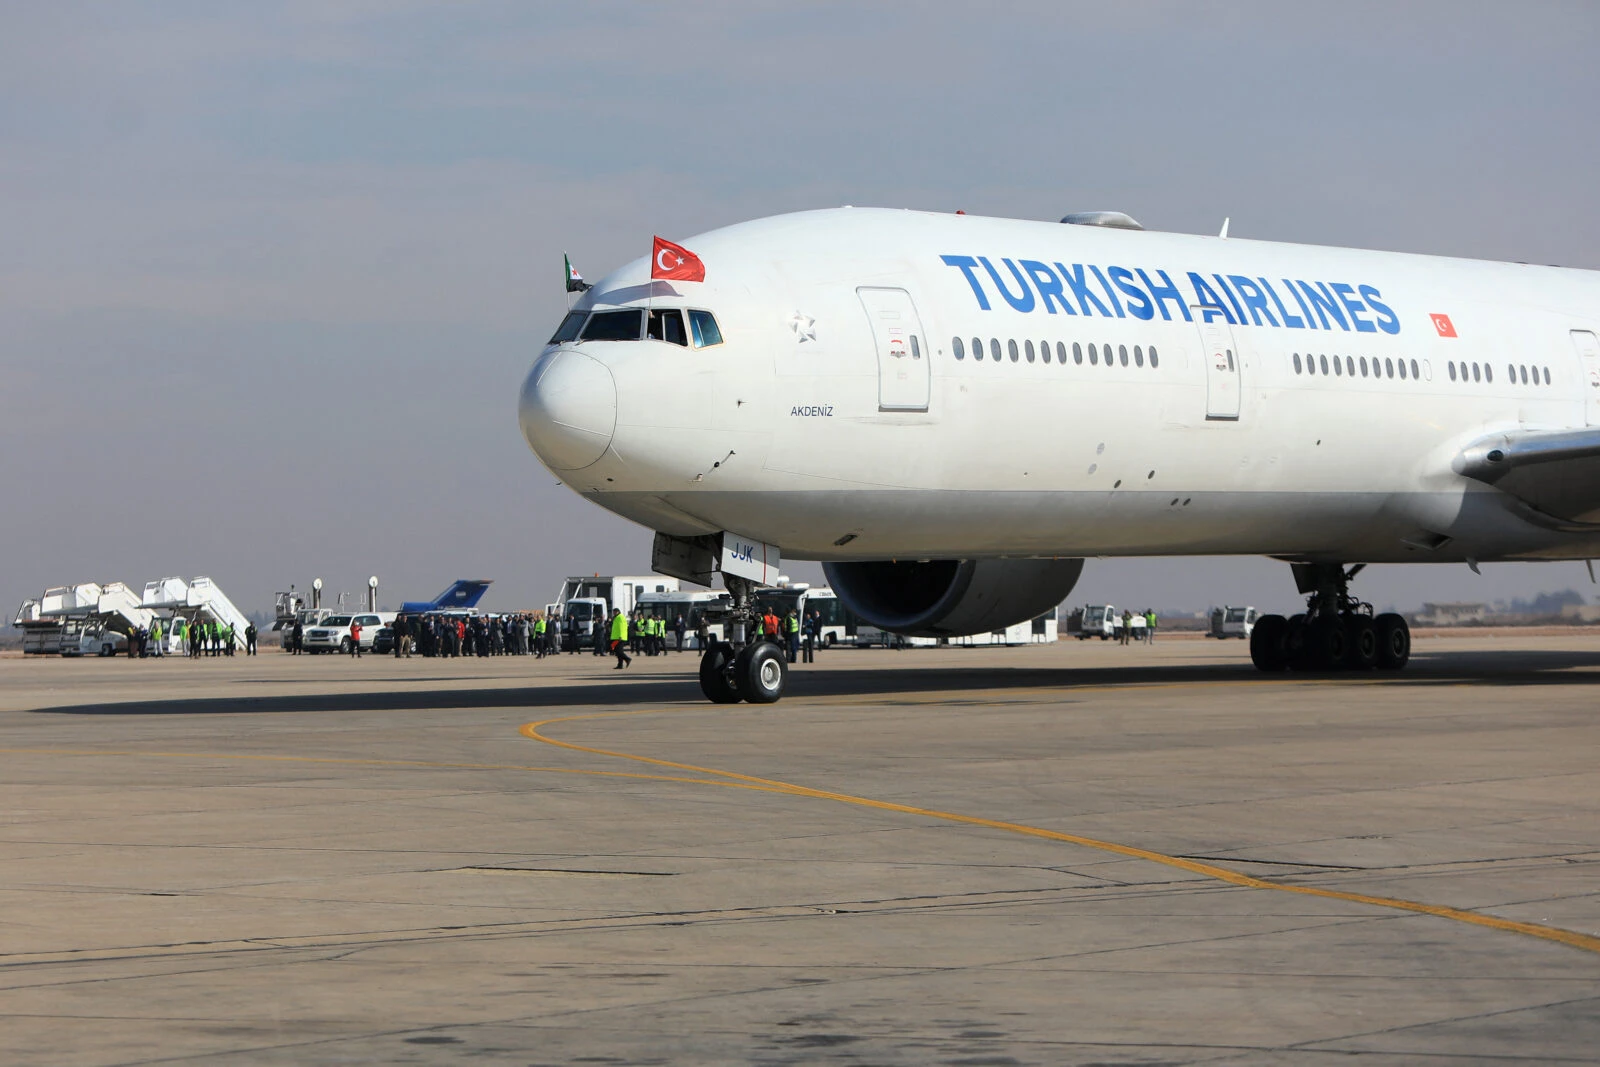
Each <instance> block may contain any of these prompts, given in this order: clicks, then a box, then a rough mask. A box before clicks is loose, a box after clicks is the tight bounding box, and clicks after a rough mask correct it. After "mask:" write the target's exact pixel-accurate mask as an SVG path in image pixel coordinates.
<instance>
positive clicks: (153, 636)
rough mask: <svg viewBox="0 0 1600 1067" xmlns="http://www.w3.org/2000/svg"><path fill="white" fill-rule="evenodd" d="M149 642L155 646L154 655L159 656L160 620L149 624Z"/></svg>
mask: <svg viewBox="0 0 1600 1067" xmlns="http://www.w3.org/2000/svg"><path fill="white" fill-rule="evenodd" d="M150 640H151V642H152V643H153V644H154V645H155V646H156V651H155V654H156V655H158V656H159V655H161V620H160V619H157V620H155V621H154V622H152V623H151V624H150Z"/></svg>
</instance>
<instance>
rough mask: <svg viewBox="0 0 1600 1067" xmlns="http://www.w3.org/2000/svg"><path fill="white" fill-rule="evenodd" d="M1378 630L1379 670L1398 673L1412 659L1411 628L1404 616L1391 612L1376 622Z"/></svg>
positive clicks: (1381, 616)
mask: <svg viewBox="0 0 1600 1067" xmlns="http://www.w3.org/2000/svg"><path fill="white" fill-rule="evenodd" d="M1375 621H1376V623H1377V629H1378V669H1379V670H1385V671H1397V670H1399V669H1400V668H1402V667H1404V666H1405V665H1406V662H1407V661H1408V660H1410V659H1411V627H1409V626H1407V625H1406V620H1405V618H1404V617H1403V616H1400V615H1396V614H1394V613H1393V612H1390V613H1388V614H1385V615H1379V616H1378V618H1377V619H1376V620H1375Z"/></svg>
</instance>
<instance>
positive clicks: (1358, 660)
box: [1345, 615, 1378, 671]
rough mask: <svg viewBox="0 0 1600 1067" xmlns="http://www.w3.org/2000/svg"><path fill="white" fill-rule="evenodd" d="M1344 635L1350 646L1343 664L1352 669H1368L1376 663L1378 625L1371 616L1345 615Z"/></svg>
mask: <svg viewBox="0 0 1600 1067" xmlns="http://www.w3.org/2000/svg"><path fill="white" fill-rule="evenodd" d="M1345 636H1346V637H1347V638H1348V641H1349V646H1350V651H1349V653H1348V657H1347V662H1346V663H1345V666H1347V667H1349V668H1350V669H1351V670H1353V671H1370V670H1372V668H1374V667H1376V666H1377V665H1378V627H1377V626H1376V625H1375V624H1374V623H1373V621H1372V616H1370V615H1350V616H1347V617H1346V618H1345Z"/></svg>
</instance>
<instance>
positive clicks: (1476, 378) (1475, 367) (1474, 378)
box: [1472, 363, 1480, 381]
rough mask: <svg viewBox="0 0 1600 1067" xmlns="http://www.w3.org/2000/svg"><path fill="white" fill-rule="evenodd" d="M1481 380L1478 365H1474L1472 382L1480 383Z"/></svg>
mask: <svg viewBox="0 0 1600 1067" xmlns="http://www.w3.org/2000/svg"><path fill="white" fill-rule="evenodd" d="M1479 379H1480V375H1479V374H1478V365H1477V364H1476V363H1474V364H1473V365H1472V380H1473V381H1478V380H1479Z"/></svg>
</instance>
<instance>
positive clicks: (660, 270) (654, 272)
mask: <svg viewBox="0 0 1600 1067" xmlns="http://www.w3.org/2000/svg"><path fill="white" fill-rule="evenodd" d="M650 277H652V278H656V279H660V280H662V281H673V282H703V281H705V280H706V265H705V264H704V263H702V262H700V257H699V256H697V255H695V254H694V253H693V252H691V251H689V250H688V249H687V248H685V247H683V246H682V245H675V244H673V243H672V242H671V241H667V240H663V239H662V238H660V237H657V238H656V245H655V248H654V249H653V250H652V251H651V253H650Z"/></svg>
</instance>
